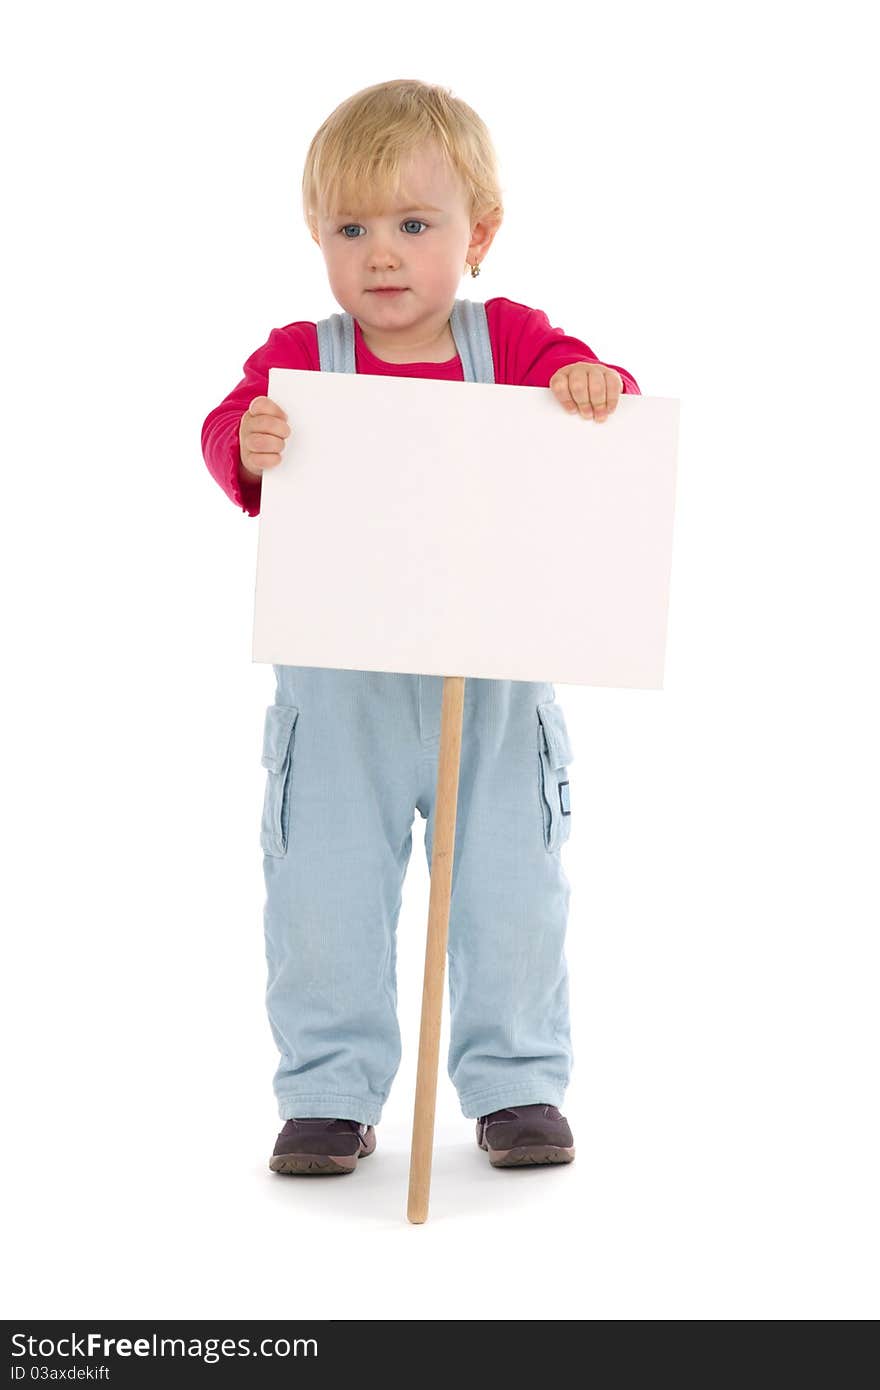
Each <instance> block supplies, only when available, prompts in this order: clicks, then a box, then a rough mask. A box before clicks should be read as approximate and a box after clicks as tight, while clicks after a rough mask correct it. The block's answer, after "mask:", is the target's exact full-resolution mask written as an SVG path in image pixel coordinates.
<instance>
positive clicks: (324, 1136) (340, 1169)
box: [269, 1118, 376, 1177]
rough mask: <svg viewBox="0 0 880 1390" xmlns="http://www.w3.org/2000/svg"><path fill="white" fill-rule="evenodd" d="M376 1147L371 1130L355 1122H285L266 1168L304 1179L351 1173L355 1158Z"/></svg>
mask: <svg viewBox="0 0 880 1390" xmlns="http://www.w3.org/2000/svg"><path fill="white" fill-rule="evenodd" d="M375 1147H376V1131H375V1129H374V1127H373V1126H372V1125H363V1124H360V1123H359V1122H358V1121H357V1120H329V1119H311V1118H310V1119H305V1120H288V1121H287V1123H286V1124H285V1126H284V1128H283V1129H282V1131H281V1133H280V1134H279V1136H278V1138H277V1140H276V1141H275V1148H274V1151H273V1153H272V1157H271V1158H270V1159H269V1167H270V1168H271V1169H272V1172H273V1173H299V1174H302V1175H304V1176H307V1177H322V1176H325V1175H327V1176H329V1175H330V1174H331V1173H353V1172H354V1170H355V1168H356V1167H357V1164H358V1159H359V1158H366V1156H367V1154H371V1153H372V1152H373V1150H374V1149H375Z"/></svg>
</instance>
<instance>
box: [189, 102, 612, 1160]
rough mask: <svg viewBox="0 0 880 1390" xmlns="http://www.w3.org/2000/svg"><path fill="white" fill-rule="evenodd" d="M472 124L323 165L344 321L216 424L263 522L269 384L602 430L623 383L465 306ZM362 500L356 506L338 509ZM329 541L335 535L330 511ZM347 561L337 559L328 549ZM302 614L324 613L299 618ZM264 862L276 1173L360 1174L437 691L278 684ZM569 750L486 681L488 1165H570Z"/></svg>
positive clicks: (416, 121)
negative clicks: (543, 400) (470, 403)
mask: <svg viewBox="0 0 880 1390" xmlns="http://www.w3.org/2000/svg"><path fill="white" fill-rule="evenodd" d="M500 195H501V189H500V185H499V181H498V171H497V165H496V157H495V152H494V150H493V147H492V142H491V139H490V136H489V133H488V131H487V129H486V127H485V125H484V124H483V122H482V120H481V119H480V117H479V116H478V115H477V114H476V113H475V112H474V111H473V110H472V109H471V108H470V107H469V106H467V105H466V104H465V103H464V102H463V101H461V100H460V99H459V98H455V97H453V96H452V95H451V93H450V92H449V91H448V90H446V89H444V88H441V87H437V86H431V85H429V84H426V83H423V82H418V81H410V80H405V81H395V82H382V83H378V84H377V85H375V86H372V87H368V88H365V89H364V90H363V91H360V92H357V93H356V94H355V95H354V96H352V97H350V98H348V100H346V101H344V102H343V103H342V104H341V105H340V106H339V107H337V109H336V110H335V111H334V112H333V113H332V114H331V115H330V116H329V118H328V119H327V120H326V121H325V122H324V124H323V125H322V126H321V128H320V130H319V131H318V132H317V134H316V135H315V137H314V139H313V140H312V143H311V145H310V147H309V151H308V155H307V158H306V165H305V172H304V177H303V210H304V214H305V218H306V222H307V225H308V227H309V230H310V232H311V235H312V238H313V240H314V241H315V242H316V243H317V244H318V245H319V246H320V248H321V251H322V252H323V255H324V260H325V263H326V267H327V274H328V278H329V282H330V289H331V291H332V293H333V295H334V297H335V299H336V300H337V302H338V303H339V304H340V305H341V306H342V308H343V310H344V313H343V314H337V315H334V316H332V317H331V318H329V319H326V320H323V321H322V322H321V323H320V324H317V325H316V324H314V323H310V322H304V321H299V322H295V323H291V324H288V325H287V326H286V327H284V328H276V329H274V330H273V331H272V333H271V334H270V336H269V339H268V341H267V342H266V343H265V344H264V346H263V347H261V348H259V349H258V350H257V351H256V352H255V353H253V355H252V356H251V357H249V358H248V359H247V361H246V362H245V364H244V373H245V375H244V379H243V380H242V381H241V382H239V384H238V386H237V387H236V388H235V390H234V391H232V392H230V394H229V395H228V396H227V397H226V398H225V400H223V401H222V402H221V404H220V405H219V406H217V407H216V409H214V410H212V411H211V413H210V414H209V415H208V417H207V419H206V420H205V422H204V425H203V428H202V448H203V452H204V456H205V461H206V463H207V465H208V468H209V470H210V472H211V474H212V475H213V477H214V478H216V480H217V482H218V483H219V484H220V486H221V487H222V488H223V489H224V491H225V492H226V493H227V495H228V496H229V497H230V498H231V499H232V501H233V502H235V503H236V505H237V506H239V507H241V508H242V510H243V511H244V512H246V513H247V514H248V515H249V516H256V515H257V513H258V512H259V509H260V490H261V482H262V474H263V472H264V471H265V470H266V469H268V468H275V467H277V466H278V464H279V463H280V461H281V451H282V449H283V448H284V446H285V441H286V440H287V439H288V437H289V436H291V435H292V443H291V444H290V445H289V452H290V451H293V453H294V454H295V450H296V421H295V420H294V421H293V422H292V423H291V422H289V421H288V420H287V417H286V415H285V412H284V411H283V410H281V408H280V407H279V406H278V405H276V404H275V403H274V402H273V401H271V400H270V399H269V398H268V396H267V395H266V391H267V389H268V372H269V368H270V367H272V366H277V367H296V368H301V369H302V368H305V369H311V370H315V371H318V370H325V371H326V370H336V371H342V370H349V371H359V372H372V373H374V374H376V375H385V376H419V377H431V378H436V379H440V380H447V381H463V380H464V381H468V380H481V381H495V382H499V383H506V384H510V385H517V386H538V387H542V388H547V387H548V386H549V388H550V390H551V391H552V392H553V393H554V395H555V396H556V398H557V400H558V401H559V402H560V405H561V407H562V408H563V409H565V410H567V411H570V412H572V413H574V412H579V414H580V416H581V417H582V418H584V419H592V420H594V421H596V422H601V421H603V420H605V419H606V418H607V416H608V415H609V414H610V413H611V412H612V411H613V410H614V409H615V407H616V405H617V401H618V399H619V396H620V393H621V391H626V392H629V393H631V394H633V393H635V394H638V391H639V388H638V385H637V384H636V382H635V380H634V379H633V378H632V377H631V376H630V375H629V374H628V373H626V372H624V371H623V369H622V368H618V367H612V366H609V365H606V364H603V363H600V362H598V360H597V358H596V356H595V353H593V351H592V350H591V349H590V348H589V347H588V346H587V345H586V343H584V342H581V341H580V340H579V339H578V338H571V337H568V336H567V335H566V334H564V333H563V331H562V330H561V329H559V328H552V327H551V326H550V323H549V322H548V319H547V317H546V315H545V314H544V313H542V312H541V311H540V310H537V309H530V308H528V307H526V305H524V304H519V303H517V302H515V301H514V300H510V299H504V298H496V299H490V300H488V301H486V303H485V304H480V303H476V302H471V301H468V300H460V299H457V298H456V290H457V287H458V283H459V280H460V277H461V274H462V264H463V263H464V269H465V271H467V270H470V273H471V275H472V276H476V275H477V274H479V267H480V262H481V261H482V260H484V259H485V257H486V254H487V252H488V250H489V247H490V246H491V244H492V240H493V238H494V236H495V233H496V232H497V230H498V227H499V226H500V224H501V220H502V216H503V207H502V202H501V196H500ZM343 505H344V499H343ZM315 524H316V525H319V526H322V525H332V522H330V521H329V519H328V518H324V517H316V518H315ZM327 554H328V563H332V544H330V545H328V551H327ZM293 601H295V602H297V603H307V602H308V594H299V595H297V596H296V597H295V599H294V600H293ZM274 670H275V677H276V694H275V702H274V704H273V705H271V706H270V707H269V708H268V709H267V711H266V722H265V728H264V741H263V766H264V767H266V769H267V780H266V792H265V801H264V807H263V820H262V830H261V844H262V848H263V851H264V857H263V865H264V873H265V881H266V891H267V897H266V903H265V910H264V926H265V939H266V959H267V965H268V985H267V992H266V1003H267V1009H268V1014H269V1021H270V1026H271V1029H272V1033H273V1036H274V1039H275V1042H276V1044H277V1046H278V1049H279V1052H280V1054H281V1059H280V1063H279V1066H278V1069H277V1071H276V1073H275V1078H274V1089H275V1094H276V1097H277V1100H278V1106H279V1114H280V1117H281V1119H282V1120H284V1121H286V1123H285V1124H284V1127H283V1129H282V1130H281V1133H280V1134H279V1136H278V1140H277V1142H276V1145H275V1149H274V1153H273V1155H272V1158H271V1160H270V1165H269V1166H270V1168H271V1169H272V1170H273V1171H274V1172H277V1173H303V1174H315V1173H345V1172H351V1171H353V1170H354V1169H355V1168H356V1167H357V1161H358V1159H359V1158H361V1157H363V1156H365V1155H367V1154H369V1153H372V1152H373V1150H374V1148H375V1144H376V1136H375V1125H376V1124H377V1122H378V1121H379V1119H380V1116H381V1111H382V1106H383V1104H384V1102H385V1100H386V1099H387V1096H388V1092H389V1090H390V1087H391V1083H392V1081H393V1079H394V1076H395V1074H396V1072H397V1069H398V1066H399V1063H400V1032H399V1028H398V1022H397V1014H396V928H397V919H398V915H399V910H400V902H401V891H402V884H403V879H404V875H405V873H406V867H407V864H408V861H409V855H410V849H411V846H412V823H413V816H414V811H415V810H416V809H417V810H418V811H419V813H420V814H421V815H422V817H423V818H424V819H425V820H426V827H425V848H426V852H427V856H428V864H429V866H430V862H431V852H432V844H433V820H434V793H435V784H436V774H437V752H438V747H439V738H440V705H441V695H442V685H443V681H442V677H437V676H421V675H413V674H406V673H401V674H397V673H386V672H374V671H349V670H328V669H324V668H319V667H293V666H276V667H275V668H274ZM571 757H572V755H571V749H570V746H569V741H568V733H567V729H566V726H565V719H564V716H563V713H562V710H561V708H560V706H559V705H558V704H557V703H556V700H555V698H554V690H553V686H552V685H550V684H547V683H543V682H530V681H498V680H482V679H476V678H470V677H469V678H468V679H467V681H466V682H465V705H464V717H463V726H462V746H461V766H460V776H459V793H458V812H457V820H456V843H455V855H454V862H453V883H452V899H451V905H450V917H449V942H448V960H449V996H450V1029H451V1043H450V1051H449V1058H448V1069H449V1075H450V1077H451V1079H452V1082H453V1084H454V1086H455V1088H456V1091H457V1093H458V1098H459V1102H460V1104H461V1108H462V1113H463V1114H464V1115H465V1116H467V1117H470V1118H472V1119H475V1120H476V1137H477V1142H478V1144H479V1145H480V1147H481V1148H482V1149H484V1150H486V1151H487V1152H488V1156H489V1161H490V1162H491V1163H492V1164H493V1166H495V1167H503V1166H511V1165H514V1164H522V1163H567V1162H570V1161H571V1160H572V1159H573V1158H574V1141H573V1138H572V1134H571V1130H570V1128H569V1126H568V1122H567V1120H566V1118H565V1116H564V1115H562V1114H561V1113H560V1111H559V1108H558V1107H559V1106H560V1105H561V1104H562V1101H563V1097H564V1093H565V1090H566V1087H567V1085H568V1081H569V1076H570V1070H571V1062H572V1057H571V1042H570V1034H569V1017H568V977H567V967H566V959H565V954H564V938H565V930H566V921H567V915H568V902H569V884H568V880H567V877H566V875H565V872H564V870H563V867H562V864H561V861H560V849H561V846H562V844H564V842H565V841H566V840H567V838H568V835H569V827H570V812H571V807H570V800H569V781H568V771H567V764H568V763H569V762H570V761H571Z"/></svg>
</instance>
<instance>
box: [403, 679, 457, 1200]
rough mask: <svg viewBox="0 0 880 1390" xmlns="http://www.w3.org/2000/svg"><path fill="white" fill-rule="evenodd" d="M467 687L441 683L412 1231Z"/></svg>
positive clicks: (428, 1117) (442, 972)
mask: <svg viewBox="0 0 880 1390" xmlns="http://www.w3.org/2000/svg"><path fill="white" fill-rule="evenodd" d="M464 683H465V677H464V676H444V678H443V704H442V707H441V711H440V752H439V756H438V760H437V791H436V801H435V806H434V841H433V846H432V849H431V896H430V901H429V904H428V940H427V945H426V947H425V981H424V986H423V989H422V1022H421V1029H420V1032H419V1062H418V1071H417V1074H416V1100H415V1109H414V1112H413V1132H412V1151H411V1155H410V1166H409V1201H408V1204H407V1211H406V1214H407V1218H408V1219H409V1220H410V1221H411V1222H413V1224H414V1225H421V1223H422V1222H424V1221H426V1220H427V1219H428V1200H429V1197H430V1192H431V1159H432V1156H433V1148H434V1115H435V1111H436V1106H437V1070H438V1065H439V1060H440V1020H441V1017H442V1013H443V987H444V982H445V976H446V942H447V939H448V936H449V902H450V898H451V896H452V864H453V859H454V855H455V817H456V812H457V810H458V769H459V764H460V761H461V725H462V716H463V713H464Z"/></svg>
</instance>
